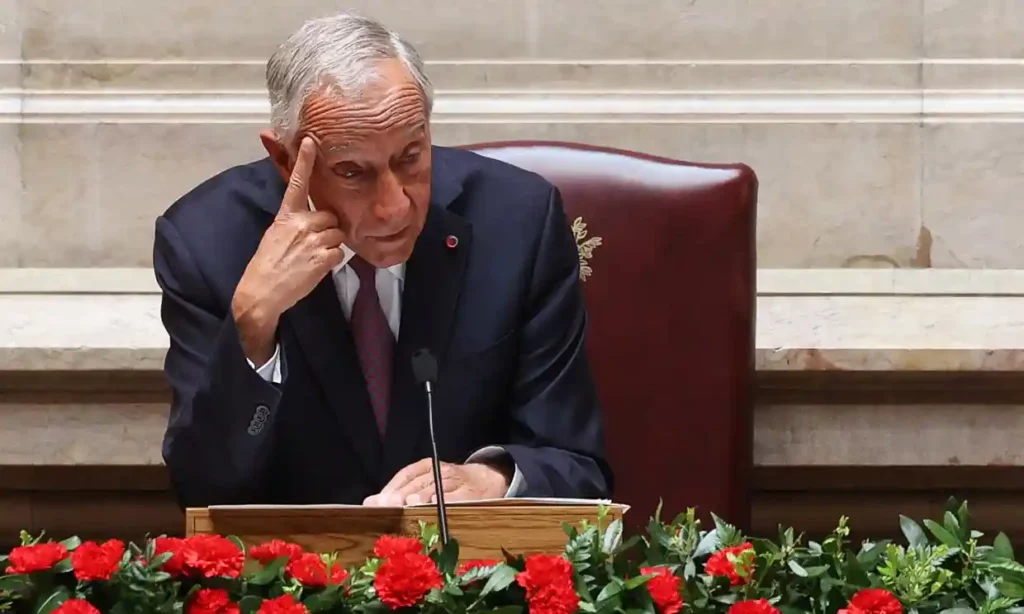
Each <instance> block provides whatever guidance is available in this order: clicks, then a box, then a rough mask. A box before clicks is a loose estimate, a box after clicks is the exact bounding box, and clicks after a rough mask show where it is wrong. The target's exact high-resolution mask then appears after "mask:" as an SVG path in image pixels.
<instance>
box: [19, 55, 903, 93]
mask: <svg viewBox="0 0 1024 614" xmlns="http://www.w3.org/2000/svg"><path fill="white" fill-rule="evenodd" d="M22 70H23V71H24V73H25V75H24V85H25V87H26V88H30V89H37V90H60V89H65V90H79V91H81V90H85V91H92V92H100V91H104V90H115V89H121V90H148V91H158V92H165V91H166V92H176V91H195V90H199V91H211V92H225V91H259V92H262V91H263V89H264V87H265V76H264V67H263V63H262V62H261V61H252V62H247V61H235V62H231V61H220V62H202V63H199V62H189V61H182V62H170V63H168V62H164V63H153V62H149V63H146V62H143V61H136V62H124V61H118V62H100V63H96V62H82V61H78V62H75V61H68V62H54V63H35V64H25V65H24V66H23V68H22ZM427 73H428V74H429V76H430V78H431V80H432V81H433V83H434V86H435V88H436V89H437V90H438V91H439V92H440V93H441V94H442V95H444V93H445V92H446V91H451V90H459V91H465V90H472V91H476V92H489V91H508V90H515V91H520V92H521V91H528V92H529V91H532V92H538V91H587V90H603V91H609V90H613V91H634V90H657V91H666V90H683V91H744V90H757V91H765V90H784V91H793V90H797V91H799V90H811V91H813V90H828V91H861V90H873V91H891V90H900V91H903V90H908V89H913V88H916V87H919V85H920V83H921V69H920V66H918V65H917V64H916V63H913V62H909V61H907V62H901V61H891V62H889V61H886V62H871V63H858V62H855V61H851V62H825V61H822V62H804V61H787V60H778V61H774V62H762V61H756V60H755V61H751V62H732V61H724V62H718V61H714V60H711V61H705V62H692V61H685V60H664V61H658V60H645V59H637V60H632V61H616V60H601V59H595V60H578V61H577V60H563V61H545V60H535V61H531V60H520V61H509V60H506V61H500V60H494V61H474V60H465V61H463V60H447V61H446V60H441V61H430V60H428V61H427Z"/></svg>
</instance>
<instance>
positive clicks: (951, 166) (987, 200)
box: [922, 123, 1024, 269]
mask: <svg viewBox="0 0 1024 614" xmlns="http://www.w3.org/2000/svg"><path fill="white" fill-rule="evenodd" d="M923 150H924V152H923V159H924V163H923V166H924V168H923V173H922V174H923V178H924V185H923V186H922V194H923V196H922V200H923V203H922V208H923V214H922V215H923V218H924V225H925V227H927V228H928V229H929V231H930V234H931V237H932V241H933V246H932V265H933V266H936V267H967V268H975V269H983V268H995V269H1007V268H1024V239H1022V229H1024V195H1022V191H1021V180H1022V178H1024V124H1021V123H945V124H931V125H927V126H925V127H924V145H923Z"/></svg>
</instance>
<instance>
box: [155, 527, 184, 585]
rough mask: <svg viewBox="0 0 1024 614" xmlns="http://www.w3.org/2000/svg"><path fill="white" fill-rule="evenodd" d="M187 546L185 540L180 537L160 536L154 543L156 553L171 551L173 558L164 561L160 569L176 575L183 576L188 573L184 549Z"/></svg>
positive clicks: (157, 554)
mask: <svg viewBox="0 0 1024 614" xmlns="http://www.w3.org/2000/svg"><path fill="white" fill-rule="evenodd" d="M184 548H185V540H183V539H181V538H178V537H158V538H156V544H155V545H154V549H153V550H154V554H155V555H156V556H160V555H161V554H164V553H166V552H170V553H171V558H169V559H167V560H166V561H164V564H163V565H161V566H160V570H161V571H164V572H167V573H169V574H171V575H172V576H174V577H179V576H183V575H185V573H186V571H187V570H186V569H185V558H184V557H183V556H182V550H184Z"/></svg>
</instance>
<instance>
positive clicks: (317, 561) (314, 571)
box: [285, 552, 348, 588]
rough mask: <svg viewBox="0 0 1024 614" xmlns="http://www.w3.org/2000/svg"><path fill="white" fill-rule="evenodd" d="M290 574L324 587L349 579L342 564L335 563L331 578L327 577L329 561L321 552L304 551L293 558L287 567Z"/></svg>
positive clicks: (315, 586)
mask: <svg viewBox="0 0 1024 614" xmlns="http://www.w3.org/2000/svg"><path fill="white" fill-rule="evenodd" d="M285 571H287V572H288V574H289V575H290V576H291V577H293V578H295V579H296V580H298V581H299V582H301V583H303V584H304V585H306V586H309V587H313V588H323V587H325V586H327V585H328V584H341V583H342V582H344V581H345V580H347V579H348V572H347V571H345V570H344V569H342V567H341V565H339V564H337V563H334V564H333V565H332V566H331V575H330V580H328V577H327V563H326V562H325V561H324V559H323V557H321V556H320V555H319V554H315V553H312V552H304V553H302V554H300V555H299V556H297V557H295V558H293V559H292V560H291V561H290V562H289V563H288V566H287V567H285Z"/></svg>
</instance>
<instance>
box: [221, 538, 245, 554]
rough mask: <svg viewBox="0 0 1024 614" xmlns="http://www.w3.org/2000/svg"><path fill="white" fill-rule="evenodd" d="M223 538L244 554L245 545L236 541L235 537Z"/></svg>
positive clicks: (238, 540) (240, 541)
mask: <svg viewBox="0 0 1024 614" xmlns="http://www.w3.org/2000/svg"><path fill="white" fill-rule="evenodd" d="M225 537H227V538H228V540H229V541H231V543H233V544H234V545H236V546H238V549H239V550H241V551H242V554H245V544H243V543H242V540H240V539H238V537H237V536H235V535H227V536H225Z"/></svg>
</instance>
